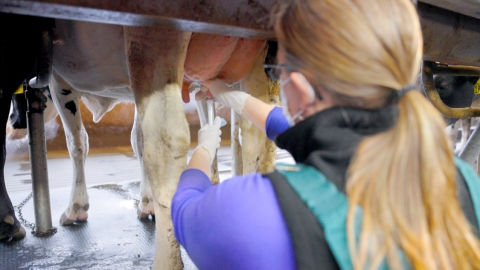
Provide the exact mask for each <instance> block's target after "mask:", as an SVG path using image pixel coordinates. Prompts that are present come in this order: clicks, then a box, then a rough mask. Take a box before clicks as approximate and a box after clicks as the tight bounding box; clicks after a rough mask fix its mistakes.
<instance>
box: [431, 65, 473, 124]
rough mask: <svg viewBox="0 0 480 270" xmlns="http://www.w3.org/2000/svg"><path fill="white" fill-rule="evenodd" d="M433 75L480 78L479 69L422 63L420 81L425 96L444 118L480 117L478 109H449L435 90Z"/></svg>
mask: <svg viewBox="0 0 480 270" xmlns="http://www.w3.org/2000/svg"><path fill="white" fill-rule="evenodd" d="M434 74H451V75H457V76H480V68H477V67H466V66H447V65H439V64H436V63H434V62H428V61H424V62H423V67H422V81H423V87H424V89H425V94H426V96H427V98H428V99H429V100H430V102H431V103H432V104H433V106H434V107H435V108H437V109H438V110H439V111H440V113H442V114H443V115H445V116H448V117H452V118H470V117H478V116H480V108H472V107H467V108H451V107H448V106H447V105H445V103H443V101H442V99H441V98H440V96H439V95H438V92H437V90H436V89H435V83H434V81H433V75H434Z"/></svg>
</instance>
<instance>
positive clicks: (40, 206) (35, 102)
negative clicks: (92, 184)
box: [25, 88, 56, 235]
mask: <svg viewBox="0 0 480 270" xmlns="http://www.w3.org/2000/svg"><path fill="white" fill-rule="evenodd" d="M25 95H26V97H27V103H28V111H27V119H28V121H27V128H28V138H29V148H30V164H31V168H32V186H33V205H34V209H35V229H36V232H35V235H45V234H51V233H52V232H53V231H54V230H56V228H54V227H53V226H52V215H51V210H50V193H49V186H48V170H47V151H46V145H45V129H44V127H45V124H44V122H43V111H44V109H45V108H46V106H45V102H46V101H47V98H46V97H45V96H44V95H43V93H42V91H41V90H39V89H28V88H27V91H26V93H25Z"/></svg>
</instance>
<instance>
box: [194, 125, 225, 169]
mask: <svg viewBox="0 0 480 270" xmlns="http://www.w3.org/2000/svg"><path fill="white" fill-rule="evenodd" d="M220 135H222V131H221V130H220V117H218V116H217V117H215V120H214V121H213V125H212V126H209V125H208V124H206V125H204V126H203V127H202V128H200V130H199V131H198V145H197V147H196V148H195V150H197V149H199V148H202V147H203V148H205V149H206V150H207V151H208V153H209V154H210V165H211V164H212V162H213V159H214V158H215V154H216V152H217V149H218V148H219V147H220V141H221V139H220Z"/></svg>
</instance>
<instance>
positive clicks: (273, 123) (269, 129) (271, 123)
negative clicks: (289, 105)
mask: <svg viewBox="0 0 480 270" xmlns="http://www.w3.org/2000/svg"><path fill="white" fill-rule="evenodd" d="M289 128H290V125H289V124H288V121H287V119H286V118H285V115H283V112H282V108H280V107H275V108H273V110H271V111H270V113H269V114H268V117H267V122H266V123H265V130H266V133H267V137H268V138H269V139H270V140H272V141H273V140H274V139H275V137H276V136H277V135H278V134H280V133H282V132H284V131H285V130H287V129H289Z"/></svg>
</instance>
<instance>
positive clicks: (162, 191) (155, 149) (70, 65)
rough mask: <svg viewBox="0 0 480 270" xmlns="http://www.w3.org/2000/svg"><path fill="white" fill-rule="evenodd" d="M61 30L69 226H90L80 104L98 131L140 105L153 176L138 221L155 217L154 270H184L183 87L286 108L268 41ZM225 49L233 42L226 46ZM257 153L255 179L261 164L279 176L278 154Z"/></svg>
mask: <svg viewBox="0 0 480 270" xmlns="http://www.w3.org/2000/svg"><path fill="white" fill-rule="evenodd" d="M55 24H56V38H57V40H56V42H55V46H54V54H53V76H52V80H51V83H50V90H51V96H52V100H53V103H54V104H55V107H56V108H57V110H58V112H59V115H60V117H61V119H62V123H63V126H64V129H65V133H66V138H67V147H68V150H69V153H70V156H71V157H72V159H73V160H74V163H75V164H74V173H73V178H74V181H73V187H72V191H71V196H70V201H69V203H68V206H67V208H66V210H65V211H64V212H63V214H62V216H61V218H60V223H61V224H63V225H68V224H72V223H76V222H82V221H85V220H87V218H88V209H89V203H88V194H87V190H86V182H85V174H84V164H85V158H86V156H87V153H88V135H87V133H86V131H85V128H84V127H83V123H82V120H81V115H80V113H79V110H78V108H79V101H80V99H82V100H83V101H84V103H85V105H86V107H87V108H88V109H89V110H90V111H92V114H93V116H94V121H99V120H100V119H101V118H102V116H103V115H104V114H105V113H106V112H108V111H109V110H110V109H111V108H112V107H113V106H114V105H115V104H116V103H118V102H119V101H121V100H130V101H134V102H135V106H136V109H135V118H134V119H135V120H134V127H133V129H132V146H133V148H134V151H135V153H136V155H137V157H138V159H139V160H140V164H141V166H142V171H143V172H144V173H143V176H142V181H141V203H140V204H139V208H138V215H139V217H140V218H142V217H145V216H147V215H150V214H155V221H156V255H155V259H154V268H156V269H180V268H182V262H181V259H180V253H179V247H178V244H177V242H176V241H175V239H174V235H173V230H172V224H171V219H170V201H171V198H172V196H173V194H174V192H175V190H176V184H177V181H178V179H179V176H180V173H181V172H182V171H183V169H184V168H185V165H186V154H187V151H188V148H189V146H190V134H189V128H188V124H187V121H186V119H185V115H184V113H183V106H182V103H181V102H182V96H183V97H184V99H185V95H184V94H182V93H185V91H182V88H183V90H185V89H186V88H185V87H184V86H185V85H187V86H188V84H189V83H190V82H191V81H202V80H207V79H213V78H221V79H223V80H224V81H225V82H226V83H229V84H231V83H238V82H240V84H241V88H242V89H244V90H247V89H248V90H250V92H252V91H253V90H255V91H257V92H258V93H254V94H253V95H256V96H260V98H262V99H263V100H265V101H267V102H271V103H275V102H278V93H277V92H276V91H275V90H273V89H277V88H278V87H275V85H276V84H274V83H271V82H269V81H268V79H267V76H266V74H265V72H263V65H262V64H263V59H264V58H265V54H266V45H265V44H266V43H265V41H257V40H248V39H241V38H232V37H219V36H214V35H206V34H198V33H196V34H193V35H192V33H189V32H181V31H178V30H175V29H167V28H150V27H122V26H116V25H106V24H97V23H87V22H75V21H69V20H56V23H55ZM221 40H227V41H228V42H225V43H224V44H223V45H221V44H220V45H219V44H218V42H219V41H221ZM196 44H202V45H196ZM202 47H203V52H205V51H211V50H212V48H213V47H215V48H216V51H217V52H220V51H222V50H221V49H222V48H223V50H224V53H223V54H222V55H223V57H224V58H223V59H222V61H219V60H218V59H217V58H212V57H213V56H212V55H209V56H207V54H205V53H201V52H199V51H201V50H200V49H201V48H202ZM200 54H201V56H200ZM240 60H241V61H240ZM244 63H248V66H247V65H246V64H244ZM200 64H208V65H210V67H212V68H211V69H209V70H208V71H209V74H207V75H206V74H205V73H203V72H204V71H205V70H206V69H200V70H193V69H191V68H192V67H195V66H196V65H200ZM242 65H243V66H242ZM184 71H185V72H184ZM184 73H186V74H187V76H184ZM184 78H186V79H184ZM268 89H272V91H270V92H269V91H268ZM251 127H252V125H250V126H248V125H247V124H244V128H243V129H244V132H245V131H250V130H254V129H253V128H251ZM254 132H255V131H254ZM243 138H244V144H243V147H244V148H245V147H246V145H247V148H248V147H249V146H248V145H249V144H248V143H246V140H248V139H250V138H251V137H249V135H247V133H246V134H245V135H244V136H243ZM265 141H266V138H265ZM270 145H273V143H271V142H270ZM250 148H252V151H251V152H255V153H258V154H257V156H256V157H255V158H254V162H251V164H253V165H251V166H250V167H251V168H252V169H251V170H256V169H258V168H260V167H261V166H260V162H259V161H261V160H267V159H269V160H271V162H270V164H271V165H268V166H270V167H269V168H268V169H271V168H272V167H273V161H274V158H275V151H274V148H273V151H271V148H272V147H269V146H267V148H268V149H267V150H268V151H267V150H265V148H262V147H257V146H250ZM253 148H254V149H253ZM264 157H267V158H264ZM247 163H248V162H247ZM264 167H265V166H264ZM265 170H266V169H265Z"/></svg>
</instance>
